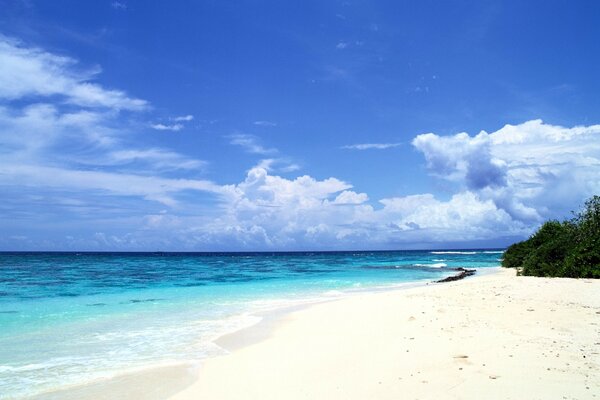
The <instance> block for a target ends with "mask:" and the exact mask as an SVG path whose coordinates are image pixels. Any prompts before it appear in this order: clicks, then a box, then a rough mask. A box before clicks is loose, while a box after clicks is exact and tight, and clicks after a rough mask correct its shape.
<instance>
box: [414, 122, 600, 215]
mask: <svg viewBox="0 0 600 400" xmlns="http://www.w3.org/2000/svg"><path fill="white" fill-rule="evenodd" d="M413 145H414V146H415V147H416V148H417V149H418V150H420V151H421V152H423V154H424V155H425V159H426V160H427V166H428V168H429V170H430V172H431V173H432V174H433V175H434V176H436V177H439V178H441V179H445V180H448V181H450V182H453V183H455V184H456V186H457V189H458V190H471V191H475V192H477V193H478V194H479V196H481V197H482V198H488V199H492V200H493V201H494V202H495V204H496V205H497V206H498V207H500V208H501V209H503V210H505V211H506V212H507V213H508V214H510V215H511V216H512V217H513V218H515V219H517V220H523V221H530V222H531V221H540V220H541V219H543V218H549V217H551V218H554V217H557V216H562V215H564V213H565V212H566V211H568V209H572V208H576V205H577V204H579V203H580V202H581V201H582V200H583V199H585V198H587V197H589V196H591V195H593V194H596V193H598V192H600V125H592V126H587V127H573V128H565V127H561V126H556V125H550V124H544V123H543V122H542V121H541V120H533V121H528V122H525V123H523V124H520V125H506V126H504V127H503V128H502V129H500V130H498V131H496V132H493V133H487V132H485V131H482V132H480V133H479V134H478V135H476V136H474V137H472V136H469V135H468V134H466V133H459V134H456V135H454V136H438V135H435V134H433V133H428V134H423V135H419V136H417V137H416V138H415V139H414V140H413Z"/></svg>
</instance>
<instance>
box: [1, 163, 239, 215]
mask: <svg viewBox="0 0 600 400" xmlns="http://www.w3.org/2000/svg"><path fill="white" fill-rule="evenodd" d="M0 184H3V185H27V186H33V187H39V188H44V187H50V188H58V189H65V190H78V191H88V190H89V191H96V192H97V194H110V195H119V196H141V197H143V198H145V199H147V200H152V201H158V202H160V203H163V204H165V205H169V206H174V205H176V204H177V201H176V200H175V198H174V197H173V194H176V193H178V192H181V191H183V190H195V191H202V192H209V193H214V194H219V195H223V196H226V195H229V194H230V190H229V189H228V188H227V187H223V186H219V185H215V184H214V183H212V182H210V181H206V180H190V179H169V178H161V177H157V176H141V175H135V174H125V173H113V172H102V171H92V170H73V169H66V168H55V167H49V166H40V165H27V164H13V165H3V164H0Z"/></svg>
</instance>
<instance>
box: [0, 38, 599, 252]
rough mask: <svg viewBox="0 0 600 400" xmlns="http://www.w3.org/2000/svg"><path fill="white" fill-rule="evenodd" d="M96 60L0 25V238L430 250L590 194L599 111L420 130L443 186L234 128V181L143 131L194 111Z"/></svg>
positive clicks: (71, 245)
mask: <svg viewBox="0 0 600 400" xmlns="http://www.w3.org/2000/svg"><path fill="white" fill-rule="evenodd" d="M100 73H101V70H100V68H99V67H95V68H91V69H90V68H82V67H80V65H79V62H78V61H77V60H76V59H74V58H71V57H66V56H62V55H57V54H54V53H52V52H49V51H46V50H44V49H42V48H39V47H34V46H30V45H27V44H24V43H22V42H20V41H18V40H17V39H14V38H9V37H0V146H1V147H0V153H1V154H0V188H1V189H0V190H1V191H2V193H3V194H2V203H3V205H2V208H1V209H0V214H1V215H2V220H3V224H2V225H3V227H2V228H1V230H0V248H1V249H3V250H10V249H28V250H36V249H40V250H46V249H58V250H59V249H65V250H69V249H81V250H156V249H161V250H207V251H210V250H294V249H385V248H411V247H427V248H434V247H443V246H444V245H445V244H447V243H454V244H460V243H477V242H478V241H484V242H485V241H488V242H492V241H494V240H501V239H503V238H517V237H523V236H526V235H528V234H529V233H530V232H532V230H533V229H534V228H535V227H537V226H538V225H539V224H540V223H541V222H542V221H543V220H544V219H547V218H556V217H562V216H565V215H566V213H568V210H569V209H572V208H576V207H577V205H578V204H580V203H581V202H582V200H583V199H585V198H586V197H589V196H590V195H592V194H596V193H600V125H589V126H575V127H570V128H569V127H562V126H556V125H551V124H546V123H544V122H543V121H541V120H530V121H526V122H523V123H521V124H517V125H506V126H504V127H502V128H501V129H499V130H497V131H495V132H491V133H487V132H485V131H482V132H480V133H478V134H476V135H469V134H468V133H464V132H463V133H457V134H453V135H439V134H435V133H426V134H419V135H416V136H414V138H413V139H412V151H415V150H416V151H417V152H419V153H420V154H421V155H422V157H423V158H422V162H423V164H425V165H426V170H427V173H428V175H429V177H430V178H431V179H433V180H434V181H435V182H437V184H439V185H443V186H444V187H445V188H446V193H447V195H446V196H440V195H436V194H434V193H420V194H413V195H405V196H388V197H383V198H374V196H373V195H371V194H369V193H366V192H364V191H362V190H361V189H360V188H356V187H354V186H353V184H352V183H351V182H348V181H347V179H342V178H336V177H333V176H332V177H328V178H324V179H318V178H315V177H313V176H311V175H310V174H301V173H298V172H295V171H297V170H298V169H300V168H301V167H300V165H298V163H296V162H294V161H293V160H291V159H289V158H287V157H286V156H285V155H284V154H283V152H282V151H281V150H278V149H277V148H275V147H272V146H270V145H267V144H264V143H265V140H264V139H261V138H260V137H258V136H256V135H253V134H246V133H240V132H234V133H230V134H228V135H223V137H222V140H223V141H224V142H228V145H229V146H230V147H231V148H232V149H234V148H237V149H238V151H242V152H246V153H248V154H250V155H251V156H254V157H255V162H254V163H253V164H252V165H248V166H247V167H246V168H247V171H246V172H245V174H244V175H245V176H244V177H243V179H242V180H240V181H238V182H235V181H233V182H232V181H226V180H221V181H215V180H214V179H207V178H202V177H203V176H205V170H207V169H210V168H214V167H213V161H208V160H205V159H200V158H197V157H195V156H192V155H190V153H192V152H191V151H190V152H182V151H175V150H173V149H171V148H170V147H169V146H166V145H164V144H163V145H157V144H148V145H147V144H145V143H146V142H147V141H146V140H144V135H145V134H148V131H147V130H146V131H144V130H145V129H146V128H148V127H150V128H151V129H152V130H158V131H159V132H156V133H154V134H163V135H166V134H169V135H173V134H178V135H179V134H180V133H181V132H182V131H184V130H185V128H186V126H187V125H186V124H191V123H192V121H193V120H194V117H193V116H192V115H183V116H181V117H172V118H171V119H169V120H168V121H164V123H163V122H156V119H155V118H154V116H153V109H152V108H153V107H152V105H151V104H150V102H149V101H147V100H143V99H138V98H136V97H134V96H131V95H129V94H127V93H126V92H125V91H123V90H119V89H112V88H107V87H104V86H103V85H101V84H100V83H98V82H97V81H98V79H99V76H100ZM251 124H253V125H257V126H259V127H269V128H275V127H277V126H278V124H276V123H275V122H266V121H262V120H255V121H254V122H251ZM160 131H172V132H171V133H166V132H164V133H161V132H160ZM148 143H149V142H148ZM408 147H409V146H400V145H399V143H379V144H378V143H365V144H356V145H344V143H338V144H337V145H336V146H334V148H332V151H335V149H341V148H346V149H356V150H367V149H375V150H380V151H386V152H400V151H411V150H409V149H408ZM232 151H233V150H232ZM341 151H344V150H341ZM275 156H276V157H277V158H273V157H275ZM266 157H269V158H266ZM398 157H400V155H399V156H398ZM290 173H293V174H294V175H292V176H290V175H289V174H290ZM390 173H393V171H390ZM286 174H287V175H286ZM373 179H377V177H376V176H375V177H373ZM34 209H35V210H36V211H33V210H34Z"/></svg>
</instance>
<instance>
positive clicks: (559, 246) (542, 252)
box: [502, 196, 600, 278]
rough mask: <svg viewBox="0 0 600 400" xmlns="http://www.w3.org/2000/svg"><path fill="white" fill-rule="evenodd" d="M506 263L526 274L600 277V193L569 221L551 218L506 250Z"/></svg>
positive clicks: (507, 265)
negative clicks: (528, 236) (527, 237)
mask: <svg viewBox="0 0 600 400" xmlns="http://www.w3.org/2000/svg"><path fill="white" fill-rule="evenodd" d="M502 266H503V267H506V268H518V269H519V270H520V273H521V274H523V275H534V276H560V277H569V278H600V196H594V197H592V198H590V199H589V200H587V201H586V202H585V205H584V207H583V209H582V210H581V211H580V212H578V213H577V214H575V216H574V218H572V219H570V220H567V221H563V222H560V221H548V222H546V223H544V224H543V225H542V227H541V228H540V229H539V230H538V231H537V232H536V233H534V234H533V235H532V236H531V237H530V238H529V239H527V240H525V241H523V242H519V243H515V244H513V245H512V246H510V247H509V248H508V249H507V250H506V252H505V253H504V259H503V260H502Z"/></svg>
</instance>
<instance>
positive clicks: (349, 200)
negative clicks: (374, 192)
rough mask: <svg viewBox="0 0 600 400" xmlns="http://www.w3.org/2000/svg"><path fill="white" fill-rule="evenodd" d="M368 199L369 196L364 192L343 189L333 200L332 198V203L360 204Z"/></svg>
mask: <svg viewBox="0 0 600 400" xmlns="http://www.w3.org/2000/svg"><path fill="white" fill-rule="evenodd" d="M368 200H369V196H367V194H366V193H356V192H353V191H352V190H344V191H343V192H342V193H340V194H339V195H338V196H337V197H336V198H335V200H333V204H338V205H346V204H362V203H364V202H366V201H368Z"/></svg>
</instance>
